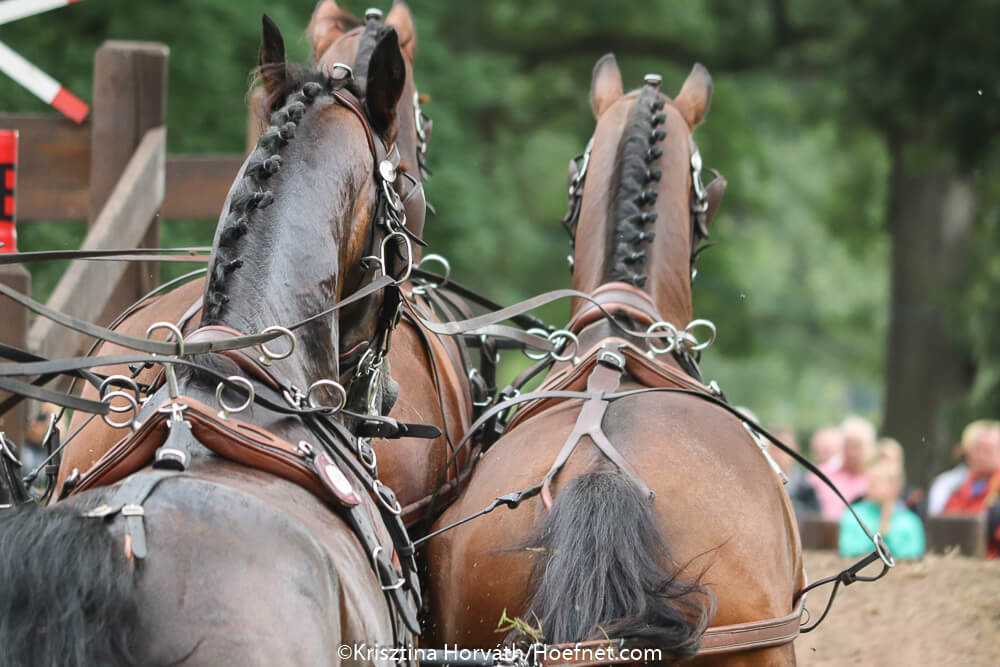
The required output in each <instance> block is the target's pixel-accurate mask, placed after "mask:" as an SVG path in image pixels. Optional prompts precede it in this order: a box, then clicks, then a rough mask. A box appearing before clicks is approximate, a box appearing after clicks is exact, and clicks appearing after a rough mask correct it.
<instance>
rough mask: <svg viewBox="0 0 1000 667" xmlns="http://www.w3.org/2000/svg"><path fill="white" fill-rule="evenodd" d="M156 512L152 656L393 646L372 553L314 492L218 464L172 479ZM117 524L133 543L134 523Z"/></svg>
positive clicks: (158, 494)
mask: <svg viewBox="0 0 1000 667" xmlns="http://www.w3.org/2000/svg"><path fill="white" fill-rule="evenodd" d="M114 488H117V487H111V489H108V490H105V489H102V490H99V491H97V492H96V493H101V494H103V495H104V497H105V498H107V497H108V496H109V495H110V494H111V493H113V489H114ZM88 495H89V494H81V497H80V501H81V502H87V501H86V497H87V496H88ZM90 502H93V500H91V501H90ZM88 504H89V503H88ZM144 511H145V517H144V521H145V527H146V535H147V544H148V554H147V556H146V557H145V558H144V559H143V560H142V561H135V563H136V566H135V567H136V575H137V576H136V577H135V582H136V592H137V600H138V604H139V612H140V619H139V620H140V623H139V628H138V638H139V641H138V642H137V643H136V645H137V646H138V647H139V648H140V653H139V655H138V656H137V657H138V658H139V663H140V664H175V663H176V664H184V665H206V666H207V665H240V666H241V667H242V666H250V665H262V666H263V665H274V664H297V665H332V664H339V662H340V659H339V658H338V657H337V656H338V653H337V649H338V647H339V646H341V645H342V644H362V643H366V644H368V645H370V646H371V645H392V639H393V634H392V625H391V619H390V616H389V611H388V609H387V607H386V604H385V597H384V596H383V595H382V591H381V590H380V587H379V586H378V584H377V582H376V581H375V578H374V574H373V572H372V568H371V565H370V561H369V559H368V557H367V556H366V554H364V552H363V550H362V549H361V547H360V545H359V543H358V540H357V539H356V538H355V536H354V533H353V532H352V531H351V529H350V528H349V527H348V526H347V524H346V523H344V521H343V520H341V519H340V517H339V516H337V515H336V514H335V513H334V512H333V511H332V510H331V509H330V508H328V507H326V506H325V505H323V504H322V503H321V502H320V501H318V500H317V499H316V498H315V497H313V496H312V495H311V494H310V493H308V492H307V491H305V490H303V489H301V488H299V487H297V486H295V485H294V484H291V483H290V482H287V481H284V480H282V479H280V478H277V477H275V476H273V475H269V474H266V473H261V472H259V471H254V470H251V469H248V468H243V467H241V466H238V465H235V464H227V463H222V462H213V463H212V466H211V470H208V469H207V468H206V469H204V470H202V471H201V472H199V471H198V469H197V467H194V468H193V469H192V471H191V472H190V473H184V474H179V475H177V476H176V477H169V478H167V479H166V480H164V481H163V482H161V483H160V484H159V485H158V486H157V488H156V490H155V492H154V493H153V494H152V495H151V496H150V497H149V498H148V499H147V500H146V501H145V503H144ZM111 531H112V534H113V537H114V539H115V543H116V544H121V545H123V544H124V534H123V532H124V523H123V522H122V521H120V520H116V521H114V522H112V523H111ZM387 543H388V542H387Z"/></svg>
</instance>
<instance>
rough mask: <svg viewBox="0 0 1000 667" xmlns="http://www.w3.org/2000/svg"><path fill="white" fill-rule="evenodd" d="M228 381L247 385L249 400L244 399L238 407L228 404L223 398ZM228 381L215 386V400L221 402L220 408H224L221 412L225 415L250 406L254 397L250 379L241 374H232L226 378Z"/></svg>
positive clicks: (237, 412) (241, 410) (236, 412)
mask: <svg viewBox="0 0 1000 667" xmlns="http://www.w3.org/2000/svg"><path fill="white" fill-rule="evenodd" d="M226 382H232V383H235V384H238V385H241V386H244V387H246V390H247V400H245V401H243V403H241V404H240V405H237V406H236V407H232V406H229V405H226V402H225V401H224V400H222V392H223V390H224V389H225V388H226ZM226 382H220V383H219V386H218V387H216V388H215V402H216V403H218V404H219V407H220V408H222V413H221V414H222V416H223V417H228V416H229V415H235V414H239V413H241V412H243V411H244V410H246V409H247V408H249V407H250V404H251V403H253V399H254V391H253V383H251V382H250V380H248V379H246V378H245V377H243V376H241V375H230V376H229V377H227V378H226Z"/></svg>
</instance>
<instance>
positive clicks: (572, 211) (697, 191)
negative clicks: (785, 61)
mask: <svg viewBox="0 0 1000 667" xmlns="http://www.w3.org/2000/svg"><path fill="white" fill-rule="evenodd" d="M661 80H662V78H661V77H660V75H659V74H647V75H646V77H645V83H646V85H647V86H652V87H654V88H659V85H660V82H661ZM688 143H689V150H688V155H689V158H688V168H689V170H690V173H691V192H690V198H689V199H690V205H689V207H688V208H689V212H690V218H691V236H690V238H691V280H692V281H693V280H694V277H695V275H696V273H697V272H696V271H695V270H694V261H695V258H696V257H697V256H698V253H699V252H701V250H702V249H704V247H705V246H701V245H700V244H701V241H703V240H704V239H707V238H708V223H709V220H708V208H709V201H708V191H707V190H706V188H705V185H704V183H703V182H702V160H701V152H700V151H699V150H698V146H697V144H695V141H694V137H693V136H689V140H688ZM593 149H594V137H593V136H591V137H590V140H589V141H588V142H587V147H586V148H585V149H584V151H583V152H582V153H580V154H579V155H577V156H575V157H574V158H573V159H572V160H570V173H571V174H572V177H571V178H570V183H569V189H568V192H567V195H568V200H569V202H568V205H567V210H566V215H564V216H563V218H562V225H563V227H564V228H565V229H566V232H567V233H568V234H569V238H570V250H572V249H573V247H574V245H575V244H576V227H577V225H578V224H579V222H580V210H581V207H582V204H583V188H584V185H585V183H586V180H587V170H588V169H589V167H590V154H591V152H592V151H593ZM567 259H568V262H569V269H570V273H572V272H573V255H572V253H571V254H570V255H569V256H568V258H567Z"/></svg>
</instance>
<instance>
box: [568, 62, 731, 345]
mask: <svg viewBox="0 0 1000 667" xmlns="http://www.w3.org/2000/svg"><path fill="white" fill-rule="evenodd" d="M659 84H660V77H659V76H657V75H648V76H647V77H646V84H645V85H644V86H643V87H642V88H640V89H638V90H634V91H632V92H630V93H624V92H623V86H622V76H621V72H620V71H619V69H618V64H617V62H616V61H615V58H614V56H613V55H611V54H608V55H606V56H604V57H603V58H601V59H600V60H599V61H598V62H597V65H595V67H594V74H593V79H592V82H591V91H590V102H591V107H592V108H593V111H594V115H595V116H596V117H597V127H596V129H595V130H594V136H593V138H592V139H591V143H590V144H589V145H588V147H587V151H586V152H585V153H584V156H583V162H582V163H581V164H580V165H578V164H577V163H576V161H573V162H571V163H570V183H571V189H570V213H569V215H568V216H567V222H568V223H569V224H570V225H571V229H575V235H574V247H575V255H574V264H573V283H574V287H575V288H576V289H579V290H582V291H585V292H592V291H593V290H594V289H595V288H597V287H598V286H600V285H602V284H604V283H608V282H615V281H619V282H625V283H630V284H632V285H635V286H636V287H640V288H643V289H645V290H646V291H647V292H649V293H650V295H651V296H652V297H653V300H654V302H655V303H656V306H657V308H658V309H659V312H660V314H661V315H662V316H663V317H665V318H667V319H668V320H670V321H672V322H676V323H678V324H681V325H683V324H685V323H687V322H688V321H689V320H690V319H691V279H690V275H691V274H690V272H691V261H692V256H693V253H694V249H695V247H696V246H697V244H698V242H699V241H700V240H701V239H702V238H704V236H705V235H707V220H708V213H709V211H708V208H709V199H710V197H709V194H708V193H707V192H706V191H705V189H704V187H703V186H702V183H701V157H700V155H699V153H698V149H697V146H695V143H694V139H693V137H692V133H693V132H694V128H695V126H697V125H698V124H699V123H701V122H702V120H704V118H705V114H706V113H707V112H708V107H709V104H710V102H711V98H712V79H711V77H710V76H709V73H708V70H707V69H705V68H704V67H703V66H702V65H695V66H694V69H692V70H691V74H690V75H689V76H688V78H687V80H686V81H685V82H684V85H683V87H682V88H681V91H680V93H678V95H677V96H676V97H675V98H674V99H670V98H669V97H667V96H666V95H664V94H663V93H662V92H661V91H660V88H659ZM719 185H721V183H720V184H719ZM719 185H717V186H716V188H714V190H715V192H713V195H715V196H714V197H712V198H713V199H717V198H718V197H721V188H720V187H719Z"/></svg>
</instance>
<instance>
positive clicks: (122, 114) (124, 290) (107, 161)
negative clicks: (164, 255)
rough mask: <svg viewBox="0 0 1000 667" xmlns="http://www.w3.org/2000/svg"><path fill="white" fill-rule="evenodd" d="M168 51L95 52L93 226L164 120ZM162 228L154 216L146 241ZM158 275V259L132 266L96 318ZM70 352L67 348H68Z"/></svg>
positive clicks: (113, 47)
mask: <svg viewBox="0 0 1000 667" xmlns="http://www.w3.org/2000/svg"><path fill="white" fill-rule="evenodd" d="M169 54H170V49H169V48H167V46H165V45H163V44H156V43H152V42H122V41H108V42H105V43H104V44H102V45H101V47H100V48H99V49H98V50H97V54H96V55H95V56H94V93H93V99H94V110H93V115H92V129H91V135H90V140H91V162H90V215H89V218H88V221H89V223H90V224H91V225H93V224H94V222H95V220H96V219H97V216H98V215H99V214H100V212H101V209H102V208H103V207H104V204H105V203H106V202H107V200H108V197H109V196H110V195H111V191H112V190H113V189H114V187H115V184H116V183H117V182H118V177H119V176H121V174H122V171H123V170H124V169H125V165H126V164H128V161H129V159H130V158H131V157H132V154H133V152H134V151H135V149H136V147H137V146H138V145H139V142H141V141H142V138H143V136H144V135H145V134H146V131H147V130H149V129H151V128H154V127H157V126H160V125H164V124H165V122H166V109H167V58H168V56H169ZM157 217H158V216H157ZM159 227H160V226H159V221H158V220H154V221H153V222H152V224H151V225H150V227H149V232H148V233H147V234H146V236H145V238H144V239H143V240H142V245H144V246H147V247H157V246H159V238H160V234H159ZM158 278H159V270H158V266H157V264H155V263H152V262H150V263H136V264H135V265H134V266H130V267H129V268H128V270H127V271H126V272H125V274H124V275H123V276H122V278H121V280H120V281H119V282H118V286H117V287H116V288H115V292H114V295H113V296H112V297H111V298H110V299H109V300H108V302H107V304H106V305H105V308H104V311H103V312H102V313H101V314H100V317H99V318H97V321H98V322H101V323H107V322H110V321H111V320H112V319H113V318H114V317H115V316H116V315H117V314H118V313H119V312H121V311H122V310H124V309H125V308H127V307H128V306H129V305H130V304H131V303H132V302H134V301H135V300H136V299H138V298H139V297H140V296H142V295H143V294H145V293H146V292H148V291H149V290H151V289H152V288H153V287H155V286H156V284H157V281H158ZM97 315H98V313H94V316H97ZM71 352H72V351H70V350H66V351H65V352H64V353H65V354H70V353H71Z"/></svg>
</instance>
